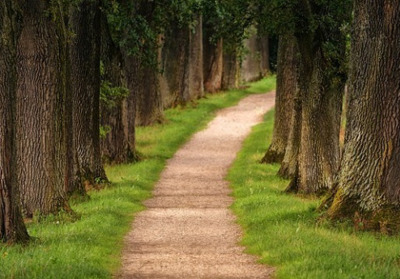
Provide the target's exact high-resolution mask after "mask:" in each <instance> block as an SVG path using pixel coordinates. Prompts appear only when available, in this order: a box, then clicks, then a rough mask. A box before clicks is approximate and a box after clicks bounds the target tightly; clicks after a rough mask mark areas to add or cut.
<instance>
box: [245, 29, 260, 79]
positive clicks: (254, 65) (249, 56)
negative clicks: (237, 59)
mask: <svg viewBox="0 0 400 279" xmlns="http://www.w3.org/2000/svg"><path fill="white" fill-rule="evenodd" d="M249 32H251V36H250V37H249V38H248V39H246V40H245V41H244V46H245V48H246V50H245V53H246V55H245V56H244V59H243V61H242V65H241V67H240V72H241V75H240V76H241V79H242V81H244V82H250V81H256V80H259V79H260V78H262V76H263V75H262V73H261V68H260V65H261V56H260V51H259V44H258V40H257V37H258V35H257V30H256V29H255V28H254V27H250V29H249Z"/></svg>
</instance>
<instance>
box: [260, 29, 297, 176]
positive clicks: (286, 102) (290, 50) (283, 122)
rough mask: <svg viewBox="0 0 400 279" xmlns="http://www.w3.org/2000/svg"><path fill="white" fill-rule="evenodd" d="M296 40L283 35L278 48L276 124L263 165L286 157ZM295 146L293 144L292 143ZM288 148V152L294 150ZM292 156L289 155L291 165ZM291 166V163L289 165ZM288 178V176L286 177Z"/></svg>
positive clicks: (295, 64)
mask: <svg viewBox="0 0 400 279" xmlns="http://www.w3.org/2000/svg"><path fill="white" fill-rule="evenodd" d="M296 44H297V42H296V38H295V37H294V36H293V35H281V36H280V39H279V47H278V71H277V77H276V100H275V123H274V133H273V136H272V142H271V145H270V146H269V148H268V151H267V153H266V154H265V156H264V158H263V159H262V162H263V163H281V162H282V160H283V158H284V156H285V150H286V146H287V145H288V139H289V134H290V129H291V128H297V127H295V126H294V125H292V122H291V121H292V120H294V121H297V119H292V114H293V110H294V100H293V99H294V96H295V94H296V90H297V87H298V86H297V67H298V65H297V64H298V63H297V55H298V49H297V47H296ZM292 146H293V143H292ZM292 146H291V147H290V148H288V150H287V152H288V153H291V152H293V150H292V149H291V148H292ZM289 157H292V155H289V154H288V158H287V162H285V164H286V163H289V161H290V159H289ZM289 164H290V163H289ZM285 176H286V175H285Z"/></svg>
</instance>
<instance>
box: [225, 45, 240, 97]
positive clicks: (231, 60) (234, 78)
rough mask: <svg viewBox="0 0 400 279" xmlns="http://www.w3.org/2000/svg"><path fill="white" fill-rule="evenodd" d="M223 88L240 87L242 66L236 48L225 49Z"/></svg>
mask: <svg viewBox="0 0 400 279" xmlns="http://www.w3.org/2000/svg"><path fill="white" fill-rule="evenodd" d="M223 61H224V62H223V65H224V66H223V71H222V89H224V90H227V89H235V88H239V77H240V66H239V59H238V54H237V51H236V50H232V51H224V55H223Z"/></svg>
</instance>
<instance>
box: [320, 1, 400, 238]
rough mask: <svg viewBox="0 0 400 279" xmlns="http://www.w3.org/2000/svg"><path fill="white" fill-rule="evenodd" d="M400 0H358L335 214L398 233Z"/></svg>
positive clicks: (331, 212)
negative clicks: (385, 0)
mask: <svg viewBox="0 0 400 279" xmlns="http://www.w3.org/2000/svg"><path fill="white" fill-rule="evenodd" d="M399 61H400V1H388V2H384V1H383V2H379V1H372V0H369V1H360V0H357V1H355V15H354V22H353V34H352V50H351V65H352V67H351V73H350V82H349V100H348V102H349V103H348V113H347V126H346V135H345V145H344V155H343V159H342V163H341V168H340V172H339V176H338V186H337V192H336V194H335V196H334V199H333V201H332V204H331V206H330V208H329V210H328V211H327V216H328V217H329V218H332V219H341V218H352V219H353V220H356V219H359V220H360V223H362V224H364V225H363V226H364V227H365V228H366V229H380V230H381V231H384V232H385V231H386V232H389V233H390V232H398V231H399V229H400V226H399V215H400V214H399V213H400V172H399V169H400V122H399V119H400V85H399V76H400V68H399V67H398V65H399Z"/></svg>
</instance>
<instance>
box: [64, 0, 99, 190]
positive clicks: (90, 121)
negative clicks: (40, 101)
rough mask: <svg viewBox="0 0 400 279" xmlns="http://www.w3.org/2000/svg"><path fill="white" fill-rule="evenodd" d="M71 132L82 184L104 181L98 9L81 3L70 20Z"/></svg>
mask: <svg viewBox="0 0 400 279" xmlns="http://www.w3.org/2000/svg"><path fill="white" fill-rule="evenodd" d="M70 26H71V29H72V30H71V31H72V32H73V34H74V36H73V38H72V42H71V47H70V61H71V68H72V71H71V89H72V95H73V133H74V137H75V144H74V145H75V147H76V150H77V155H78V162H79V166H80V172H81V175H82V178H83V180H84V181H86V182H85V184H96V183H98V181H104V180H105V181H106V180H107V177H106V174H105V172H104V168H103V165H102V161H101V153H100V120H99V119H100V112H99V110H100V9H99V1H98V0H95V1H92V0H84V1H82V2H81V3H80V4H79V6H78V7H76V8H75V9H73V11H72V14H71V17H70Z"/></svg>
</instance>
